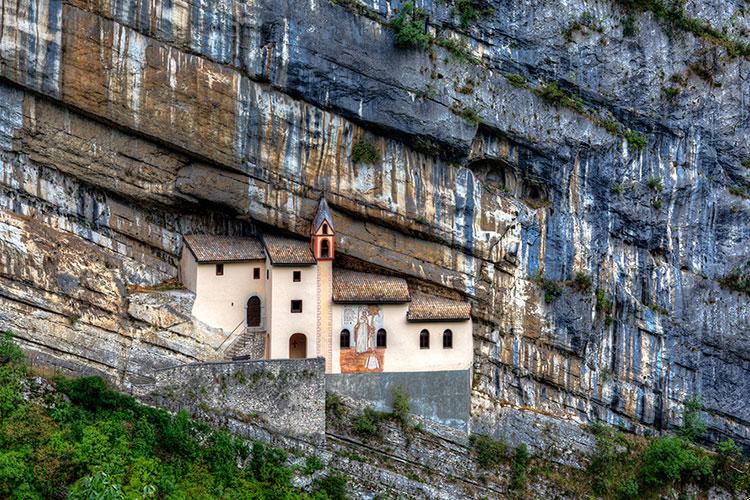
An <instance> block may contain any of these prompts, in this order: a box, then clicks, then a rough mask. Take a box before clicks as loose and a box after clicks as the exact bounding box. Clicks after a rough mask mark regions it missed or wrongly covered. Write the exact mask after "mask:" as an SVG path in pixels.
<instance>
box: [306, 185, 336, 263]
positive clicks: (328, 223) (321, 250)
mask: <svg viewBox="0 0 750 500" xmlns="http://www.w3.org/2000/svg"><path fill="white" fill-rule="evenodd" d="M334 245H335V232H334V230H333V217H331V212H330V210H329V209H328V203H327V202H326V199H325V198H321V199H320V203H319V204H318V212H317V213H316V214H315V219H313V224H312V228H311V231H310V248H311V249H312V253H313V255H314V256H315V260H317V261H318V262H320V261H331V260H333V257H334Z"/></svg>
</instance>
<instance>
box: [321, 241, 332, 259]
mask: <svg viewBox="0 0 750 500" xmlns="http://www.w3.org/2000/svg"><path fill="white" fill-rule="evenodd" d="M329 252H330V249H329V247H328V240H327V239H325V240H323V241H321V242H320V256H321V257H322V258H324V259H327V258H328V254H329Z"/></svg>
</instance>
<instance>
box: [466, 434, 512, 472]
mask: <svg viewBox="0 0 750 500" xmlns="http://www.w3.org/2000/svg"><path fill="white" fill-rule="evenodd" d="M469 443H470V444H471V447H472V448H473V449H474V458H475V460H476V461H477V463H478V464H479V465H480V466H481V467H482V468H484V469H490V470H495V469H497V468H498V467H500V465H502V463H503V462H504V461H505V456H506V453H507V452H508V445H507V444H505V442H503V441H501V440H499V439H494V438H492V437H490V436H485V435H484V434H472V435H471V436H470V437H469Z"/></svg>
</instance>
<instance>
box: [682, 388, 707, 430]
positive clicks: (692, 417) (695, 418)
mask: <svg viewBox="0 0 750 500" xmlns="http://www.w3.org/2000/svg"><path fill="white" fill-rule="evenodd" d="M702 411H703V401H702V399H701V397H700V395H698V394H693V395H692V396H690V397H689V398H688V399H687V400H686V401H685V410H684V411H683V413H682V428H681V429H680V435H681V436H682V437H684V438H685V439H687V440H688V441H696V440H697V439H698V438H699V437H701V436H702V435H703V434H704V433H705V432H706V424H705V422H704V421H703V415H702V414H701V413H702Z"/></svg>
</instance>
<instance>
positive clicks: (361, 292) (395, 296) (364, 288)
mask: <svg viewBox="0 0 750 500" xmlns="http://www.w3.org/2000/svg"><path fill="white" fill-rule="evenodd" d="M333 301H334V302H350V303H351V302H355V303H370V304H376V303H393V302H408V301H409V287H408V286H406V281H404V280H403V279H401V278H394V277H392V276H381V275H379V274H369V273H358V272H354V271H344V270H337V269H334V270H333Z"/></svg>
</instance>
